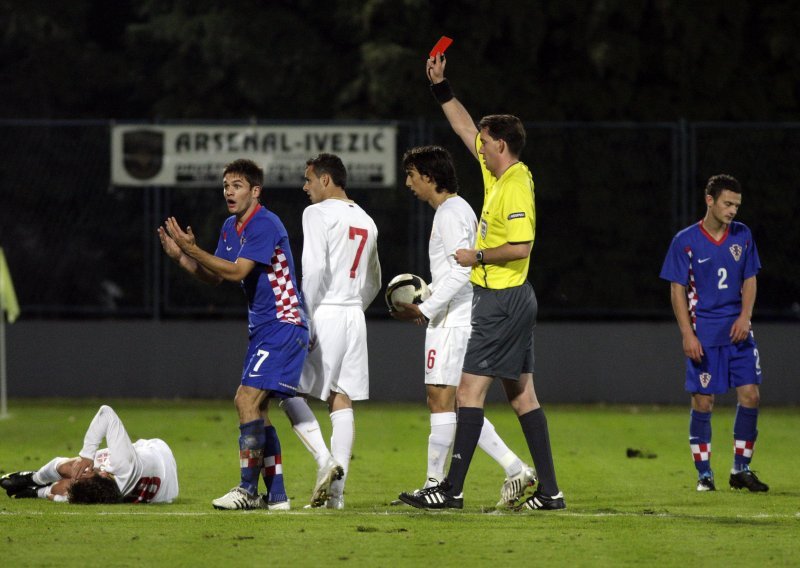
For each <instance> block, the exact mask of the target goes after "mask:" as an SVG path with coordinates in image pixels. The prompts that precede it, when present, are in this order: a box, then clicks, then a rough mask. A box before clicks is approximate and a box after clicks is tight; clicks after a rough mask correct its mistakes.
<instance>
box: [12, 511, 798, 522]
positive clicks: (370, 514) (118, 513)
mask: <svg viewBox="0 0 800 568" xmlns="http://www.w3.org/2000/svg"><path fill="white" fill-rule="evenodd" d="M320 513H322V511H275V512H269V511H97V512H96V513H88V512H86V511H81V512H78V511H53V512H50V511H0V517H4V516H5V517H22V516H36V517H45V516H91V515H94V516H98V517H103V516H126V517H130V516H140V517H148V516H154V517H208V516H220V515H223V516H224V515H242V514H244V515H266V516H281V515H291V516H308V515H318V514H320ZM324 514H328V515H342V514H344V515H345V516H363V517H379V516H392V517H409V516H411V515H414V516H418V515H424V514H430V515H441V514H445V515H452V516H460V515H469V516H478V517H485V516H494V517H509V518H511V517H517V516H520V515H522V516H528V517H531V518H533V517H535V516H537V515H541V514H543V515H548V516H553V515H555V516H559V517H578V518H596V519H602V518H605V517H646V518H657V519H682V520H701V521H707V520H720V519H729V518H734V519H750V520H758V519H765V520H769V519H800V512H798V513H754V514H752V515H741V514H738V515H733V516H732V517H727V516H724V515H718V516H715V515H685V514H681V513H632V512H629V513H626V512H616V513H610V512H600V513H579V512H567V511H563V512H561V511H559V512H556V513H541V514H537V513H511V512H502V511H498V512H489V513H478V512H464V511H422V510H419V509H412V510H407V511H372V512H369V511H347V512H345V513H341V512H338V513H333V512H331V513H327V512H326V513H324Z"/></svg>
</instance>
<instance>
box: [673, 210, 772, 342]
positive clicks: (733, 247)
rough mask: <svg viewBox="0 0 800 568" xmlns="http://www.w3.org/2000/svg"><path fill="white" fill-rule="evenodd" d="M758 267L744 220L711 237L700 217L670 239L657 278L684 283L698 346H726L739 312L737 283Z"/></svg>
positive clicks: (751, 236) (739, 298)
mask: <svg viewBox="0 0 800 568" xmlns="http://www.w3.org/2000/svg"><path fill="white" fill-rule="evenodd" d="M760 268H761V262H760V261H759V259H758V251H757V250H756V244H755V242H754V241H753V235H752V234H751V233H750V229H748V228H747V226H746V225H745V224H743V223H739V222H737V221H734V222H732V223H731V224H730V225H729V227H728V229H727V230H726V231H725V234H724V235H722V238H721V239H720V240H719V241H716V240H714V237H712V236H711V235H710V234H709V233H708V232H706V230H705V229H704V228H703V224H702V221H701V222H699V223H696V224H694V225H691V226H689V227H687V228H685V229H683V230H682V231H680V232H679V233H678V234H677V235H675V237H674V238H673V239H672V243H671V244H670V247H669V251H667V257H666V259H664V265H663V267H662V268H661V278H663V279H664V280H668V281H670V282H675V283H677V284H680V285H682V286H686V292H687V295H688V301H689V312H690V316H691V318H692V324H693V325H694V328H695V333H696V334H697V338H698V339H699V340H700V343H701V344H703V346H715V345H729V344H730V343H731V339H730V331H731V326H732V325H733V322H734V321H736V318H738V317H739V314H741V311H742V284H743V283H744V281H745V280H747V279H748V278H750V277H752V276H755V275H756V274H758V271H759V269H760Z"/></svg>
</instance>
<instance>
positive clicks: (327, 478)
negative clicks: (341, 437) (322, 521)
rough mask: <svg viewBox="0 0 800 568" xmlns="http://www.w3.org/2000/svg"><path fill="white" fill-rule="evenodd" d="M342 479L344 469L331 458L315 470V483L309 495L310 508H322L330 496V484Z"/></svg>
mask: <svg viewBox="0 0 800 568" xmlns="http://www.w3.org/2000/svg"><path fill="white" fill-rule="evenodd" d="M342 477H344V468H343V467H342V466H341V465H339V464H338V463H337V462H336V460H334V459H333V458H328V461H327V463H326V464H325V465H324V466H323V467H321V468H320V469H319V470H317V483H316V485H314V491H313V492H312V493H311V503H310V505H311V508H312V509H316V508H318V507H324V506H325V504H326V502H327V501H328V498H329V497H330V496H331V495H330V492H331V483H333V482H334V481H336V480H339V479H341V478H342Z"/></svg>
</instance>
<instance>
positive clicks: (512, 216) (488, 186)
mask: <svg viewBox="0 0 800 568" xmlns="http://www.w3.org/2000/svg"><path fill="white" fill-rule="evenodd" d="M481 146H482V144H481V139H480V134H478V136H476V137H475V148H476V149H477V150H478V161H479V162H480V164H481V172H482V173H483V208H482V209H481V219H480V222H479V223H478V239H477V242H476V243H475V248H476V249H478V250H481V249H487V248H494V247H499V246H500V245H503V244H505V243H524V242H530V243H531V245H533V240H534V237H535V236H536V206H535V205H534V192H533V177H532V176H531V171H530V170H529V169H528V166H526V165H525V164H523V163H522V162H517V163H516V164H514V165H513V166H511V167H510V168H508V169H507V170H506V171H505V172H503V175H502V176H500V179H497V178H495V177H494V176H493V175H492V174H491V172H489V170H487V169H486V163H485V162H484V159H483V155H482V154H481V153H480V149H481ZM529 266H530V255H528V256H527V257H525V258H521V259H519V260H512V261H509V262H505V263H503V264H486V265H481V264H477V265H475V266H474V267H473V268H472V274H471V276H470V281H471V282H472V283H473V284H477V285H478V286H483V287H484V288H491V289H493V290H499V289H503V288H512V287H514V286H520V285H521V284H523V283H524V282H525V280H526V279H527V278H528V267H529Z"/></svg>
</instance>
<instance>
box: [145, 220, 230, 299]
mask: <svg viewBox="0 0 800 568" xmlns="http://www.w3.org/2000/svg"><path fill="white" fill-rule="evenodd" d="M157 232H158V239H159V240H160V241H161V248H163V249H164V252H165V253H167V256H168V257H170V258H171V259H172V260H173V261H174V262H175V264H177V265H178V266H180V267H181V268H182V269H184V270H185V271H186V272H188V273H189V274H191V275H192V276H193V277H194V278H196V279H197V280H200V281H201V282H205V283H206V284H212V285H214V286H216V285H217V284H219V283H220V282H222V278H220V277H219V276H217V275H216V274H214V273H213V272H210V271H208V270H206V269H205V268H203V266H202V265H201V264H199V263H198V262H197V261H196V260H195V259H193V258H191V257H190V256H187V255H185V254H183V251H182V250H181V248H180V247H179V246H178V244H177V243H176V242H175V240H174V239H173V238H172V237H170V236H169V233H168V232H167V229H166V228H165V227H159V228H158V229H157Z"/></svg>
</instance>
